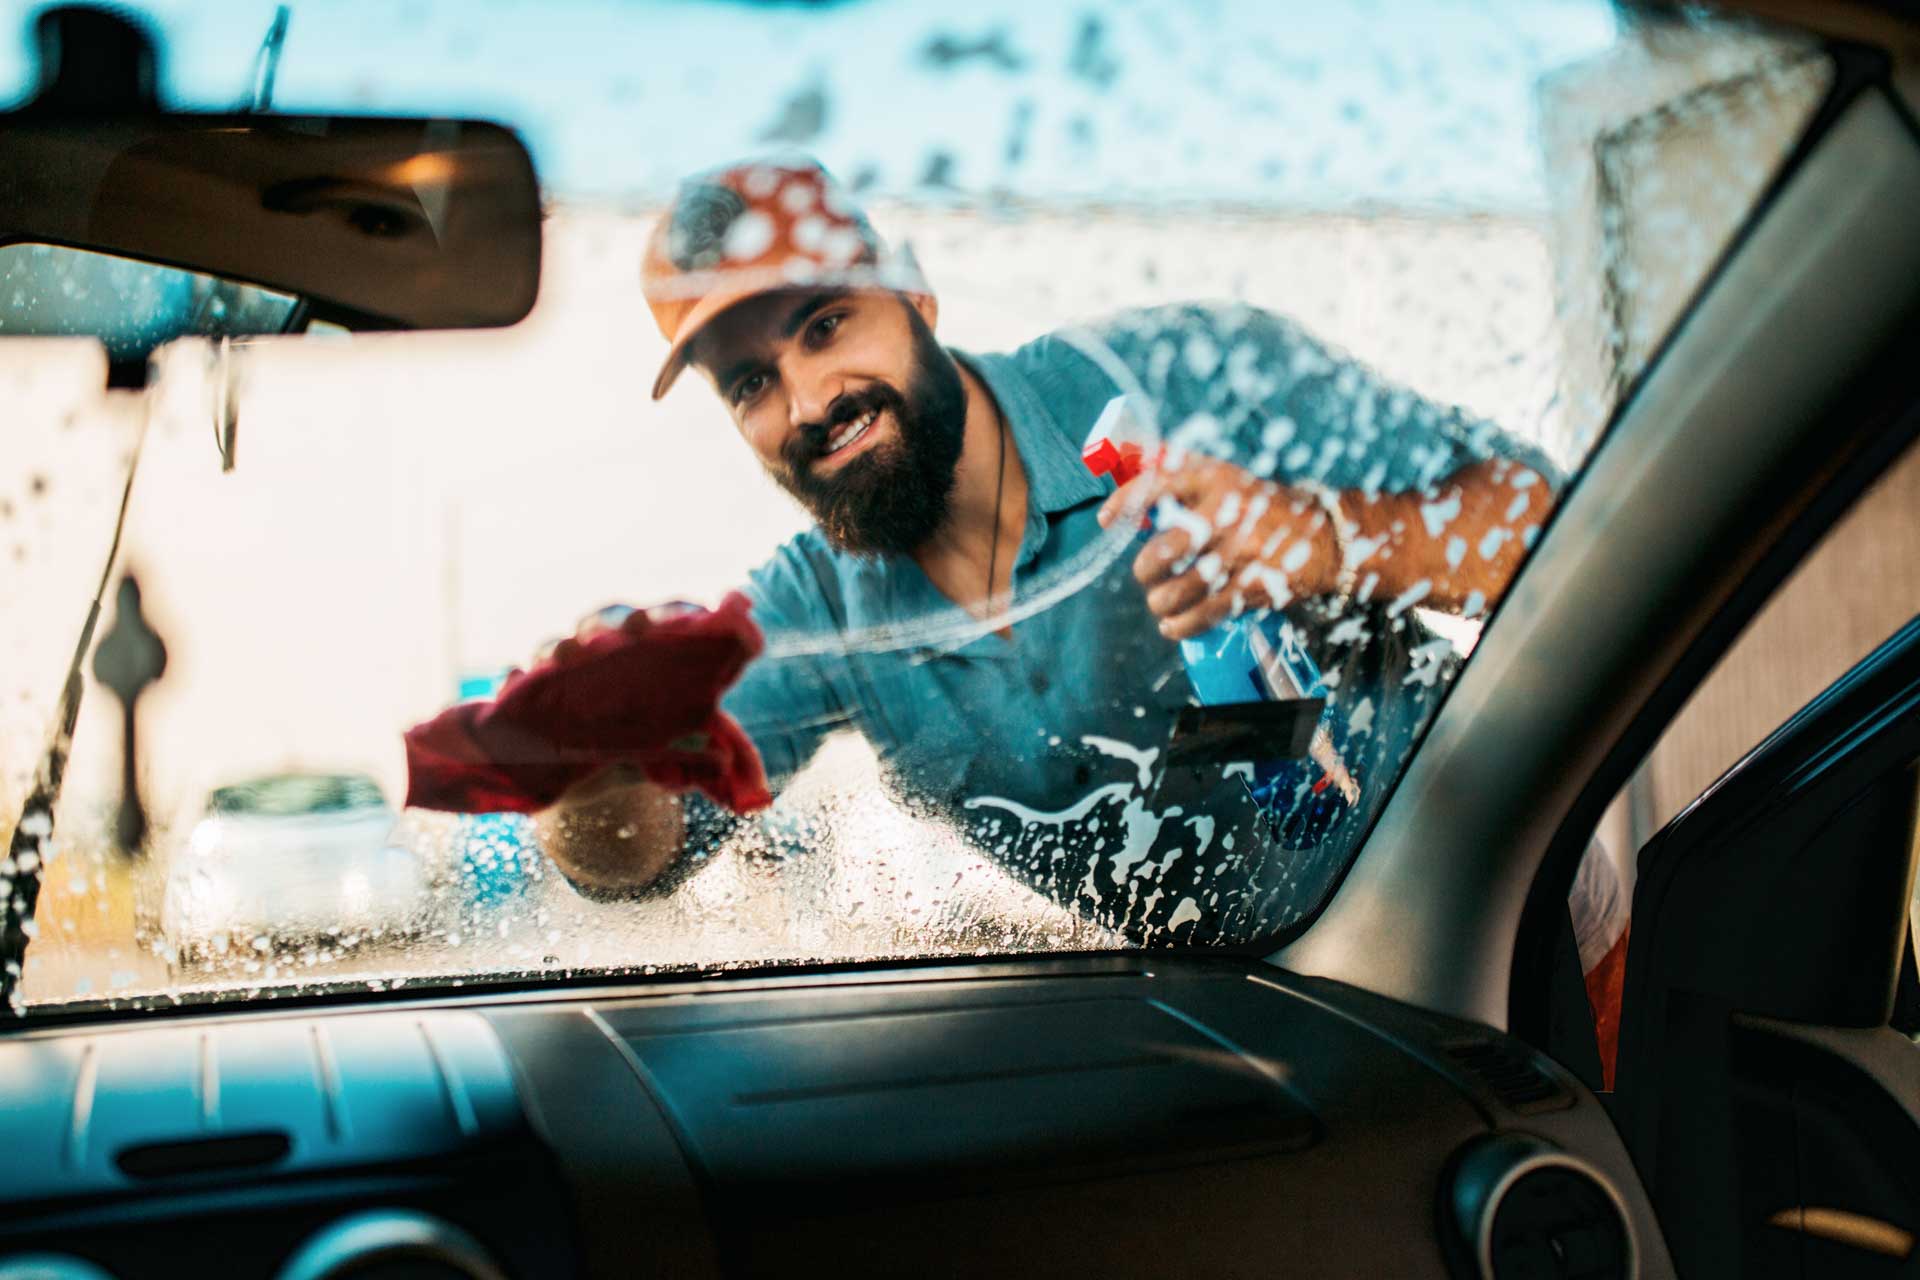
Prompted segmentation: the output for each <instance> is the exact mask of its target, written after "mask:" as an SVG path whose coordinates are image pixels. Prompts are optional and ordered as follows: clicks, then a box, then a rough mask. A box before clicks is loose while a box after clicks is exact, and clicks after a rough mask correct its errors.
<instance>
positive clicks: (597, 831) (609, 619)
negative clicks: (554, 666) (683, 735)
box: [528, 604, 686, 892]
mask: <svg viewBox="0 0 1920 1280" xmlns="http://www.w3.org/2000/svg"><path fill="white" fill-rule="evenodd" d="M633 612H634V610H633V609H632V608H631V607H629V606H627V605H621V604H615V605H608V606H606V607H605V608H602V609H596V610H594V611H593V612H592V613H590V614H588V615H587V616H586V617H584V618H582V619H581V620H580V621H579V622H578V623H577V624H576V625H575V626H574V629H573V634H572V635H570V636H566V637H563V638H561V639H559V640H549V641H548V642H547V643H545V644H543V645H541V646H540V648H539V649H538V650H537V651H536V652H535V653H534V655H533V659H532V661H531V662H530V663H529V664H528V665H529V666H533V665H537V664H539V663H541V662H545V661H547V660H548V659H550V658H559V659H561V660H563V661H565V660H567V659H570V658H572V657H573V656H574V655H575V653H576V651H577V650H578V648H579V646H581V645H583V644H585V643H586V642H587V641H589V640H591V639H593V638H594V637H595V636H597V635H600V634H602V633H604V632H607V631H611V630H612V629H613V628H615V627H617V626H619V625H620V623H621V621H622V620H623V619H625V618H626V617H627V616H628V615H629V614H631V613H633ZM534 837H535V839H536V840H537V841H538V843H539V845H540V848H541V849H542V851H544V852H545V853H546V855H547V857H549V858H551V859H552V860H553V862H554V864H555V865H556V866H558V867H559V868H560V870H561V871H562V872H563V873H564V874H565V875H566V877H567V879H568V880H570V881H572V882H573V883H574V884H575V885H577V886H580V887H582V888H585V889H589V890H596V891H600V892H639V891H642V890H644V889H646V888H647V886H649V885H651V884H653V883H654V882H655V881H657V880H658V879H659V878H660V877H661V876H662V875H664V874H665V873H666V871H667V869H668V868H669V867H671V866H672V865H673V864H674V862H675V861H677V860H678V858H679V857H680V853H681V846H682V844H683V843H684V842H685V839H686V821H685V818H684V816H683V815H682V813H681V809H680V800H679V797H677V796H675V795H674V794H673V793H672V792H670V791H668V790H667V789H666V788H665V787H662V786H659V785H658V784H656V783H652V782H649V781H647V779H646V778H645V776H643V775H642V774H641V773H640V771H639V770H638V769H634V768H630V767H628V766H626V765H620V764H613V765H608V766H606V767H604V768H602V769H598V770H596V771H595V772H594V773H593V774H592V775H591V776H589V777H587V778H585V779H583V780H582V781H580V782H577V783H575V784H574V785H573V786H571V787H569V788H568V789H567V790H566V792H565V793H564V794H563V795H562V796H561V797H560V798H559V799H558V800H557V801H555V802H554V803H553V805H552V806H551V807H549V808H546V809H543V810H541V811H540V812H539V813H538V814H535V815H534Z"/></svg>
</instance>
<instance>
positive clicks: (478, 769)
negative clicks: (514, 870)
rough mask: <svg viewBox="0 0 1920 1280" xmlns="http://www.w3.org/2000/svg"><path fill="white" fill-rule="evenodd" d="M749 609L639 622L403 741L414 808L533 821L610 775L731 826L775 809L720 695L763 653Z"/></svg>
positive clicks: (738, 600) (732, 601) (736, 601)
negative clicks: (688, 802)
mask: <svg viewBox="0 0 1920 1280" xmlns="http://www.w3.org/2000/svg"><path fill="white" fill-rule="evenodd" d="M749 613H750V606H749V605H748V603H747V599H746V597H745V596H743V595H740V594H738V593H735V594H732V595H729V596H728V597H727V598H726V599H725V600H724V601H723V602H722V603H721V605H720V607H719V608H718V609H714V610H711V611H709V610H706V609H694V608H686V609H683V610H680V611H677V612H672V611H664V610H656V611H655V612H654V614H653V615H652V616H649V615H648V613H647V612H646V611H644V610H642V611H638V612H635V613H633V614H632V615H630V616H629V617H628V618H627V619H626V620H625V621H624V622H622V623H621V624H620V625H619V626H617V627H614V628H611V629H609V630H607V631H603V632H601V633H600V634H599V635H596V636H594V637H593V638H592V639H590V640H587V641H584V642H581V643H577V644H569V645H565V646H563V647H562V651H561V652H560V653H558V654H556V655H555V656H554V657H553V658H550V659H548V660H547V661H545V662H542V663H539V664H538V665H536V666H535V667H534V668H533V669H532V670H531V671H516V672H514V673H513V674H512V675H510V676H508V677H507V680H506V683H504V684H503V685H501V686H500V691H499V693H498V694H496V695H495V696H494V697H493V699H492V700H491V701H489V702H471V703H464V704H462V705H460V706H457V707H450V708H448V709H447V710H446V711H443V712H441V713H440V714H439V715H437V716H435V717H434V718H433V719H431V720H429V721H427V722H426V723H425V724H419V725H415V726H414V727H413V728H411V729H409V730H408V731H407V733H406V745H407V804H408V805H409V806H411V807H414V808H420V809H441V810H447V811H450V812H454V813H508V812H511V813H532V812H535V811H536V810H539V809H544V808H546V807H547V806H548V805H550V804H552V803H553V802H554V801H555V800H557V799H559V798H560V795H561V793H562V792H564V791H565V790H566V789H567V788H568V787H570V786H572V785H573V784H575V783H576V782H580V781H582V780H584V779H586V778H587V777H588V776H590V775H591V774H593V773H594V772H595V771H596V770H598V769H600V768H601V767H603V766H605V765H609V764H630V765H637V766H638V767H639V768H640V769H641V771H642V772H643V773H645V775H646V776H647V777H648V778H650V779H652V780H653V781H654V782H657V783H659V784H661V785H662V786H665V787H668V788H670V789H672V790H675V791H685V790H688V789H689V788H698V789H699V790H701V791H702V792H705V793H706V794H707V795H708V796H710V797H712V799H713V800H715V801H716V802H717V803H719V804H722V805H725V806H726V807H727V808H729V809H731V810H733V811H734V812H736V813H749V812H752V811H753V810H755V809H763V808H765V807H766V806H767V805H768V804H770V803H772V800H773V797H772V795H771V794H770V793H769V792H768V790H767V778H766V773H765V771H764V770H763V769H762V768H761V765H760V753H759V752H757V751H755V750H754V747H753V742H752V740H751V739H749V738H748V737H747V735H746V733H745V732H744V731H742V730H741V728H740V726H739V724H737V723H736V722H735V721H734V719H733V717H731V716H729V715H728V714H727V713H726V712H724V711H722V710H720V695H721V694H723V693H724V692H726V690H727V689H728V688H729V687H730V686H731V685H732V684H733V682H734V681H735V680H737V679H739V677H740V672H741V670H742V669H743V668H744V667H745V666H746V665H747V663H748V661H750V660H751V659H752V658H753V657H754V656H755V655H757V654H758V653H759V652H760V649H761V647H762V640H761V637H760V629H759V628H758V627H756V626H755V625H754V624H753V619H752V617H750V616H749Z"/></svg>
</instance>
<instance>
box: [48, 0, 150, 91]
mask: <svg viewBox="0 0 1920 1280" xmlns="http://www.w3.org/2000/svg"><path fill="white" fill-rule="evenodd" d="M33 34H34V47H35V50H36V51H37V53H38V55H39V61H40V85H39V88H38V89H37V90H36V91H35V93H34V96H33V99H32V101H30V102H28V103H27V104H26V105H25V106H24V107H22V108H21V114H24V115H57V116H64V117H67V118H70V119H71V118H86V117H90V116H91V117H112V116H143V115H158V114H160V100H159V97H158V93H157V88H156V86H157V84H158V82H159V67H160V56H159V53H158V51H157V49H156V48H155V46H154V41H153V36H152V35H151V34H150V33H149V32H148V31H147V30H146V29H145V28H143V27H141V26H140V25H139V24H138V23H136V22H134V21H133V20H132V19H130V18H128V17H127V16H126V15H125V14H124V13H120V12H116V11H114V10H111V9H98V8H94V7H93V6H91V5H78V4H75V5H62V6H60V7H59V8H56V9H49V10H47V11H46V12H44V13H42V14H41V15H40V17H39V19H38V20H37V21H36V22H35V24H34V33H33Z"/></svg>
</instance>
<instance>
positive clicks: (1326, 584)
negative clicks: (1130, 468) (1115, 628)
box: [1100, 454, 1554, 640]
mask: <svg viewBox="0 0 1920 1280" xmlns="http://www.w3.org/2000/svg"><path fill="white" fill-rule="evenodd" d="M1332 496H1333V500H1334V501H1335V502H1336V503H1337V504H1338V506H1339V508H1340V512H1341V515H1342V517H1343V518H1344V521H1345V522H1346V528H1345V530H1344V533H1345V535H1346V537H1345V544H1346V551H1345V554H1346V555H1347V556H1349V557H1350V558H1351V562H1352V563H1351V565H1350V567H1351V568H1352V569H1353V570H1354V573H1355V587H1356V590H1355V596H1356V598H1357V599H1359V600H1360V601H1361V602H1363V603H1368V602H1378V603H1382V604H1386V605H1388V606H1389V607H1390V608H1395V607H1396V606H1397V608H1395V611H1396V612H1397V611H1398V610H1399V609H1405V608H1408V607H1411V606H1412V605H1415V604H1419V605H1422V606H1424V607H1428V608H1435V609H1450V610H1458V611H1460V612H1462V613H1464V614H1465V615H1466V616H1467V617H1470V618H1471V617H1476V616H1478V615H1479V614H1480V613H1482V612H1483V611H1484V610H1485V609H1486V608H1488V607H1489V606H1490V605H1492V604H1493V602H1494V601H1496V600H1498V599H1499V598H1500V596H1501V594H1502V593H1503V592H1504V591H1505V590H1506V587H1507V583H1508V582H1509V581H1510V580H1511V579H1512V577H1513V574H1514V572H1515V571H1516V570H1517V569H1518V568H1519V567H1520V562H1521V560H1522V559H1523V558H1524V557H1525V555H1526V552H1527V549H1528V548H1530V547H1531V546H1532V545H1533V540H1534V538H1535V536H1536V535H1537V534H1538V533H1539V531H1540V526H1541V524H1542V523H1543V522H1544V521H1545V519H1546V517H1547V515H1548V513H1549V512H1550V511H1551V510H1552V507H1553V500H1554V496H1553V489H1552V487H1551V486H1550V485H1549V484H1548V483H1547V482H1546V480H1545V478H1544V477H1542V476H1541V475H1540V474H1539V473H1538V472H1536V471H1534V470H1533V469H1531V468H1529V467H1527V466H1526V465H1524V464H1522V463H1518V462H1513V461H1510V460H1508V459H1505V458H1488V459H1485V460H1483V461H1480V462H1471V463H1468V464H1467V465H1466V466H1463V467H1461V468H1460V469H1459V470H1457V471H1455V472H1454V473H1453V474H1452V475H1450V476H1448V477H1446V478H1445V479H1444V480H1441V481H1440V482H1439V483H1438V484H1436V485H1434V486H1433V487H1432V488H1431V489H1428V490H1425V491H1420V492H1408V493H1365V492H1362V491H1360V490H1357V489H1348V490H1344V491H1342V492H1340V493H1337V494H1334V495H1332ZM1164 499H1171V501H1163V500H1164ZM1148 510H1151V511H1152V512H1153V514H1154V517H1155V520H1156V522H1157V524H1158V525H1159V532H1158V533H1156V534H1155V535H1154V537H1153V538H1152V539H1151V540H1150V541H1149V542H1148V543H1147V545H1146V547H1145V548H1144V549H1142V550H1141V552H1140V554H1139V556H1138V557H1136V558H1135V560H1134V562H1133V575H1134V577H1136V578H1138V579H1139V580H1140V584H1141V586H1143V587H1144V588H1146V592H1147V607H1148V608H1149V609H1151V610H1152V611H1153V612H1154V614H1155V615H1156V616H1158V617H1159V619H1160V630H1161V633H1162V634H1164V635H1166V636H1167V637H1168V638H1169V639H1174V640H1184V639H1186V638H1188V637H1190V636H1197V635H1200V634H1202V633H1204V632H1205V631H1207V630H1209V629H1210V628H1212V627H1215V626H1218V625H1219V624H1220V623H1221V622H1223V621H1225V620H1226V619H1228V618H1231V617H1233V616H1234V615H1236V614H1238V613H1242V612H1244V611H1246V610H1248V609H1260V608H1282V607H1284V606H1285V605H1286V604H1287V603H1288V602H1289V601H1292V600H1298V599H1306V598H1310V597H1313V596H1320V595H1326V594H1328V593H1330V592H1332V591H1334V590H1336V589H1337V587H1338V584H1339V582H1340V578H1341V568H1342V566H1341V563H1340V561H1341V556H1342V549H1341V539H1340V538H1339V537H1337V536H1336V534H1335V531H1334V528H1333V521H1332V519H1331V518H1330V516H1329V514H1328V511H1327V508H1326V506H1325V505H1324V504H1323V503H1322V502H1321V501H1320V500H1319V499H1318V498H1316V497H1315V495H1314V492H1313V491H1312V490H1309V489H1306V488H1302V487H1298V486H1289V485H1284V484H1278V483H1275V482H1273V481H1268V480H1261V479H1260V478H1258V477H1257V476H1255V475H1253V474H1252V473H1250V472H1248V471H1246V470H1245V469H1243V468H1241V467H1237V466H1235V465H1234V464H1232V463H1230V462H1222V461H1220V460H1219V459H1217V458H1208V457H1204V456H1201V455H1198V454H1188V455H1187V456H1186V457H1184V458H1182V459H1179V460H1177V461H1173V462H1169V463H1166V464H1164V465H1162V466H1161V467H1159V468H1158V469H1156V470H1153V471H1149V472H1146V473H1144V474H1142V475H1140V476H1137V477H1135V478H1134V479H1133V480H1132V481H1130V482H1129V483H1127V484H1126V485H1123V486H1122V487H1121V488H1119V489H1118V490H1116V491H1115V492H1114V493H1113V494H1111V495H1110V496H1109V497H1108V498H1107V501H1106V505H1104V506H1103V507H1101V508H1100V523H1101V524H1102V525H1110V524H1112V523H1113V521H1114V520H1115V519H1117V518H1118V517H1119V516H1120V515H1121V514H1122V513H1124V512H1144V511H1148Z"/></svg>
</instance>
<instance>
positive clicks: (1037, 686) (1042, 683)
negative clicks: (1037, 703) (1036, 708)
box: [1027, 671, 1053, 693]
mask: <svg viewBox="0 0 1920 1280" xmlns="http://www.w3.org/2000/svg"><path fill="white" fill-rule="evenodd" d="M1052 687H1053V682H1052V681H1050V680H1048V679H1047V673H1046V672H1044V671H1029V672H1028V673H1027V688H1029V689H1031V690H1033V691H1034V692H1035V693H1045V692H1046V691H1047V690H1048V689H1050V688H1052Z"/></svg>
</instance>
